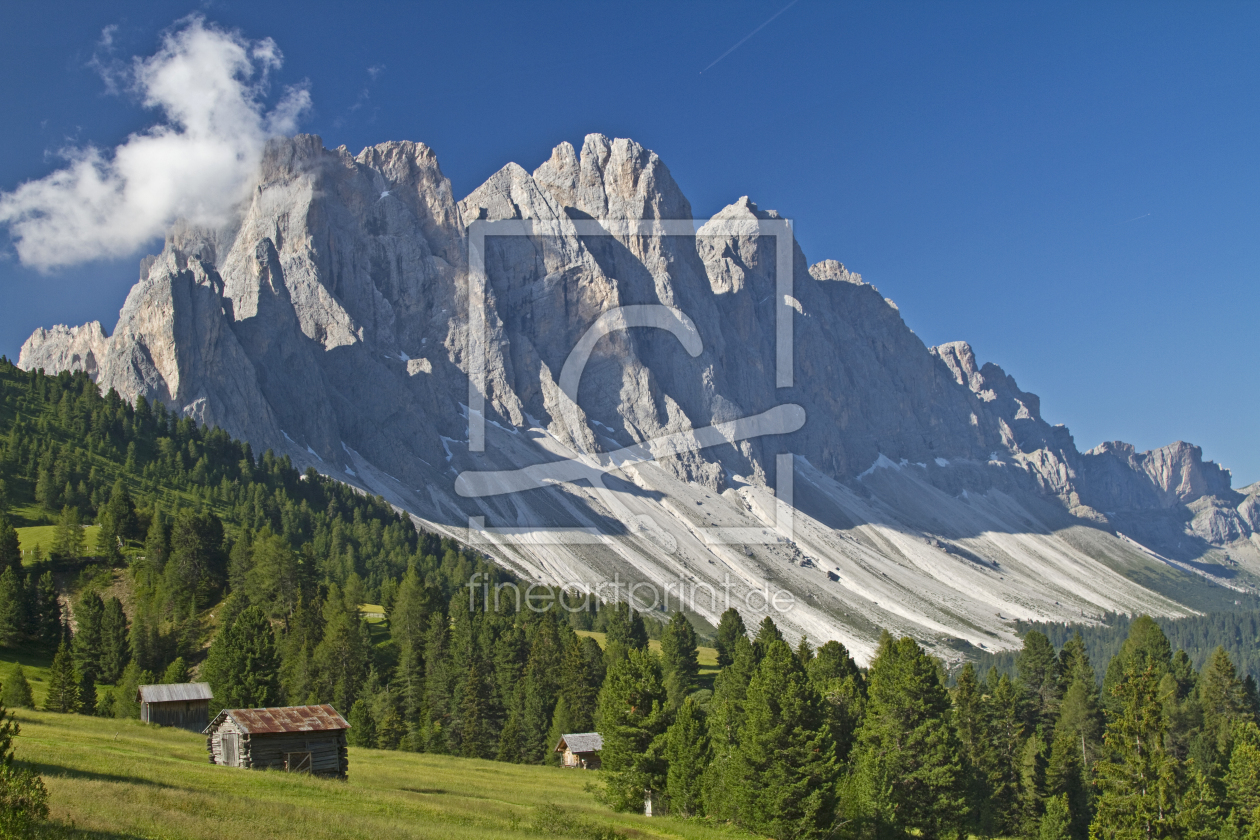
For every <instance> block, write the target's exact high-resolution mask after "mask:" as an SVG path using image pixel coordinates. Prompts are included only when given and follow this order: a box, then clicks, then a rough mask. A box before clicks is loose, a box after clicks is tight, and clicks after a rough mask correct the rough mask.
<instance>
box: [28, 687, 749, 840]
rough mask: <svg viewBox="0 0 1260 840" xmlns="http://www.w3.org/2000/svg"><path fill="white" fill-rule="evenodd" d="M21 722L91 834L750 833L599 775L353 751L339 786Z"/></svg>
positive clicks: (72, 718) (71, 814) (102, 730)
mask: <svg viewBox="0 0 1260 840" xmlns="http://www.w3.org/2000/svg"><path fill="white" fill-rule="evenodd" d="M10 667H11V666H10ZM5 671H6V673H7V668H6V669H5ZM15 716H16V718H17V720H18V723H19V724H20V725H21V727H22V734H21V735H20V736H19V737H18V739H17V744H18V750H17V755H18V758H19V759H20V760H23V761H25V762H28V763H29V764H30V765H32V766H33V767H34V768H35V769H36V770H37V771H38V772H39V773H40V774H41V775H42V776H43V777H44V782H45V784H46V785H47V786H48V790H49V793H50V795H51V805H52V819H53V820H54V821H55V822H57V823H60V824H61V825H64V826H70V825H71V824H73V826H74V827H75V828H76V829H78V830H80V831H84V832H90V834H87V835H85V836H91V837H106V838H114V837H117V838H122V837H139V838H154V839H155V840H156V839H157V838H205V840H236V839H237V838H240V839H241V840H245V838H249V840H259V838H280V837H300V838H309V839H310V840H319V838H329V840H332V838H365V839H367V840H381V838H385V837H389V838H404V837H417V838H421V837H422V838H444V839H445V838H450V840H459V839H460V838H504V840H507V838H514V839H520V840H523V838H529V837H556V836H559V837H575V838H591V839H592V840H596V838H598V840H604V838H614V837H617V836H622V837H627V838H662V839H664V838H696V840H704V839H705V838H714V840H717V838H739V837H750V836H751V835H747V834H744V833H742V832H739V831H737V830H734V829H730V828H727V827H725V826H719V825H714V824H711V823H707V822H702V821H687V820H681V819H674V818H669V817H656V818H652V819H648V818H646V817H643V816H641V815H638V814H617V813H613V812H612V811H610V810H609V809H607V808H606V807H604V806H603V805H602V804H600V803H599V801H598V800H597V799H596V797H595V794H594V793H593V790H592V789H593V787H594V784H595V783H597V782H598V780H599V774H598V773H593V772H583V771H577V770H562V769H559V768H551V767H534V766H521V765H516V764H505V763H501V762H493V761H480V760H475V759H462V758H452V757H447V756H435V755H425V754H416V753H405V752H396V751H384V750H369V749H359V748H353V747H352V748H351V749H350V777H349V780H348V781H346V782H338V781H329V780H323V779H317V778H312V777H308V776H299V775H290V774H286V773H277V772H263V771H253V770H241V769H236V768H228V767H216V766H214V765H211V764H210V763H208V760H207V756H206V745H205V737H204V736H202V735H199V734H196V733H193V732H186V731H183V730H176V729H167V728H161V727H157V726H152V725H149V724H144V723H141V722H140V721H137V720H113V719H104V718H93V717H85V716H82V715H59V714H53V713H48V712H32V711H30V710H27V709H21V710H18V711H16V713H15Z"/></svg>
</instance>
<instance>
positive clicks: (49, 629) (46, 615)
mask: <svg viewBox="0 0 1260 840" xmlns="http://www.w3.org/2000/svg"><path fill="white" fill-rule="evenodd" d="M38 591H39V628H38V633H39V638H40V640H41V641H43V642H44V644H46V645H51V644H54V643H56V641H57V640H58V639H60V638H61V601H60V600H59V599H58V597H57V586H56V584H55V583H54V582H53V576H52V572H44V573H43V574H42V575H40V576H39V587H38Z"/></svg>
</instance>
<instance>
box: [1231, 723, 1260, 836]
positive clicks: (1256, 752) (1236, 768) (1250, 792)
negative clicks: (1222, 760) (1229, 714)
mask: <svg viewBox="0 0 1260 840" xmlns="http://www.w3.org/2000/svg"><path fill="white" fill-rule="evenodd" d="M1225 799H1226V804H1227V806H1228V808H1229V809H1230V811H1232V812H1233V815H1234V821H1235V823H1238V824H1241V825H1242V826H1243V827H1248V826H1251V825H1252V824H1253V821H1254V817H1253V815H1254V814H1255V813H1256V809H1257V808H1260V727H1257V726H1256V724H1255V723H1253V722H1251V721H1247V722H1246V723H1243V724H1241V725H1239V726H1238V729H1237V732H1236V733H1235V736H1234V743H1233V749H1232V750H1231V754H1230V757H1229V769H1228V771H1227V772H1226V773H1225Z"/></svg>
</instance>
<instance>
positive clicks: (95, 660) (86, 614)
mask: <svg viewBox="0 0 1260 840" xmlns="http://www.w3.org/2000/svg"><path fill="white" fill-rule="evenodd" d="M104 614H105V602H104V601H102V600H101V596H100V595H98V594H96V592H93V591H89V592H87V593H86V594H84V596H83V597H82V598H80V599H79V605H78V607H77V608H76V609H75V611H74V618H75V624H76V628H75V634H74V645H73V647H74V666H75V670H77V671H78V672H79V674H80V675H81V676H82V677H83V678H84V679H90V680H92V681H95V680H96V678H97V677H98V676H99V675H100V670H101V664H100V663H101V619H102V617H103V616H104Z"/></svg>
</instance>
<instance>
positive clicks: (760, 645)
mask: <svg viewBox="0 0 1260 840" xmlns="http://www.w3.org/2000/svg"><path fill="white" fill-rule="evenodd" d="M781 641H783V634H782V633H781V632H779V627H778V625H776V624H775V623H774V619H773V618H771V617H770V616H766V617H765V618H763V619H762V620H761V624H758V625H757V635H756V636H755V637H754V638H753V653H755V654H756V655H757V661H758V662H760V661H761V660H762V659H764V658H765V656H766V651H767V650H769V649H770V645H771V644H773V643H774V642H781Z"/></svg>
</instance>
